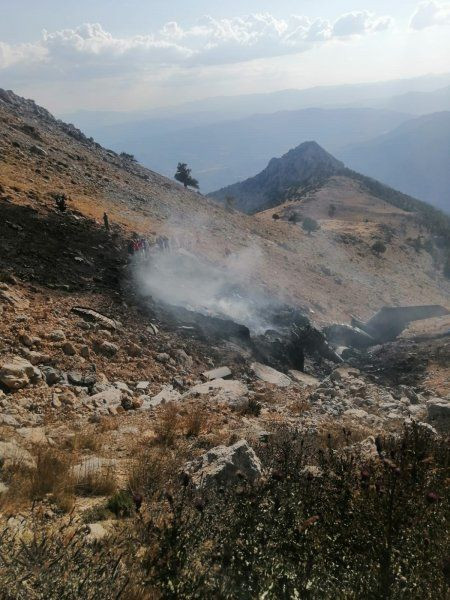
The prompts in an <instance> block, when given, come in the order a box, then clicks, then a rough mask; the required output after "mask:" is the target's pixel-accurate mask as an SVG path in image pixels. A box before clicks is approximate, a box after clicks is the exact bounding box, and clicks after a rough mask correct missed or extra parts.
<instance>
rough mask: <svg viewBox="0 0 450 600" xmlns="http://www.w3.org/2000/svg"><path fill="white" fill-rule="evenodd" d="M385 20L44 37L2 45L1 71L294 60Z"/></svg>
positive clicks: (237, 23)
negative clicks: (290, 57) (123, 35)
mask: <svg viewBox="0 0 450 600" xmlns="http://www.w3.org/2000/svg"><path fill="white" fill-rule="evenodd" d="M390 22H391V19H390V18H389V17H375V16H374V15H372V14H371V13H368V12H355V13H349V14H347V15H343V16H342V17H340V18H339V19H337V21H336V22H335V23H330V22H329V21H327V20H323V19H309V18H307V17H303V16H291V17H289V18H287V19H277V18H275V17H274V16H273V15H270V14H268V13H264V14H253V15H248V16H245V17H234V18H230V19H214V18H212V17H208V16H206V17H203V18H202V19H200V20H199V21H198V22H197V23H196V24H195V25H194V26H192V27H190V28H186V29H184V28H183V27H182V26H181V25H180V24H179V23H176V22H170V23H167V24H166V25H165V26H164V27H163V28H162V29H161V30H159V31H158V32H154V33H149V34H147V35H139V36H132V37H128V38H119V37H114V36H113V35H112V34H111V33H109V32H107V31H105V30H104V29H103V27H102V26H101V25H100V24H98V23H97V24H90V23H88V24H84V25H80V26H79V27H76V28H75V29H63V30H60V31H56V32H52V33H48V32H47V31H44V32H43V35H42V38H41V40H39V41H38V42H36V43H34V44H21V45H16V46H11V45H8V44H5V43H2V42H0V69H7V70H8V72H9V73H10V74H12V75H14V73H15V74H16V75H17V76H19V75H22V74H23V70H24V69H26V67H27V66H28V65H30V64H32V66H33V68H32V69H31V70H30V76H33V75H34V76H36V77H38V76H40V75H41V74H42V73H38V71H39V69H36V64H39V65H40V66H41V69H42V71H43V73H44V74H45V76H47V77H49V78H51V77H52V75H53V76H54V77H61V76H63V75H67V74H68V73H70V75H71V77H73V78H77V77H81V76H83V75H84V76H85V77H86V78H92V77H101V76H104V77H107V76H110V75H111V74H119V73H121V72H123V73H129V72H135V71H144V72H145V71H150V70H154V69H155V67H161V68H162V67H167V66H186V67H189V66H202V65H205V66H208V65H221V64H222V65H223V64H233V63H241V62H246V61H249V60H254V59H260V58H270V57H276V56H283V55H288V54H297V53H300V52H304V51H306V50H309V49H311V48H312V47H313V46H314V45H317V44H323V43H326V42H328V41H330V40H332V39H336V38H337V39H345V38H349V37H352V36H360V35H365V34H368V33H373V32H377V31H380V30H381V29H385V28H386V27H388V26H389V24H390Z"/></svg>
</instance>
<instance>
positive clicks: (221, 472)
mask: <svg viewBox="0 0 450 600" xmlns="http://www.w3.org/2000/svg"><path fill="white" fill-rule="evenodd" d="M185 472H186V473H187V474H188V475H189V476H190V477H191V480H192V482H193V484H194V485H195V486H196V487H199V488H201V487H205V488H207V487H211V486H215V485H218V486H229V485H231V484H233V483H237V482H238V481H240V480H246V481H249V482H254V481H256V480H257V479H258V478H259V477H260V476H261V474H262V467H261V462H260V460H259V458H258V457H257V456H256V454H255V452H254V450H253V449H252V448H251V447H250V446H249V445H248V443H247V442H246V440H240V441H239V442H236V443H235V444H233V445H232V446H228V447H227V446H217V447H216V448H212V449H211V450H208V452H206V453H205V454H203V456H201V457H200V458H198V459H196V460H194V461H192V462H190V463H188V464H187V465H186V468H185Z"/></svg>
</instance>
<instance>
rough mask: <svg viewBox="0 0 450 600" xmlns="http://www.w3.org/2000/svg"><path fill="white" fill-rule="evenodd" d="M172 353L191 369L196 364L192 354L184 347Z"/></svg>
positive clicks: (178, 361) (179, 362)
mask: <svg viewBox="0 0 450 600" xmlns="http://www.w3.org/2000/svg"><path fill="white" fill-rule="evenodd" d="M172 354H173V357H174V359H175V360H176V361H177V363H178V364H180V365H183V367H185V368H186V369H190V368H191V367H192V365H193V364H194V361H193V359H192V356H189V354H187V352H185V351H184V350H183V349H182V348H177V349H176V350H174V351H173V353H172Z"/></svg>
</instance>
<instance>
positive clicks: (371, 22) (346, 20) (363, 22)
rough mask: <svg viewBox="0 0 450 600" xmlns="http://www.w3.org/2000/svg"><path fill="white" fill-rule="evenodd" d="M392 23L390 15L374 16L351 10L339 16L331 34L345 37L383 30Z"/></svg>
mask: <svg viewBox="0 0 450 600" xmlns="http://www.w3.org/2000/svg"><path fill="white" fill-rule="evenodd" d="M391 24H392V19H391V17H376V16H375V15H373V14H372V13H369V12H367V11H366V10H364V11H359V12H351V13H347V14H346V15H342V17H339V19H337V21H336V22H335V23H334V26H333V36H336V37H347V36H353V35H363V34H365V33H371V32H376V31H383V30H384V29H387V28H388V27H390V26H391Z"/></svg>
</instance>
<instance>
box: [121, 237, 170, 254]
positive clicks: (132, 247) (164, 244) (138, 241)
mask: <svg viewBox="0 0 450 600" xmlns="http://www.w3.org/2000/svg"><path fill="white" fill-rule="evenodd" d="M151 248H155V249H157V250H158V251H160V252H164V251H169V250H170V240H169V238H168V237H167V236H166V235H159V236H157V237H156V239H155V240H154V242H152V243H151V242H149V241H148V239H147V238H144V237H139V236H138V235H137V234H136V235H135V236H134V237H133V239H131V240H130V241H129V242H128V254H130V255H131V256H138V257H139V258H141V259H146V258H148V257H149V256H150V251H151Z"/></svg>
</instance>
